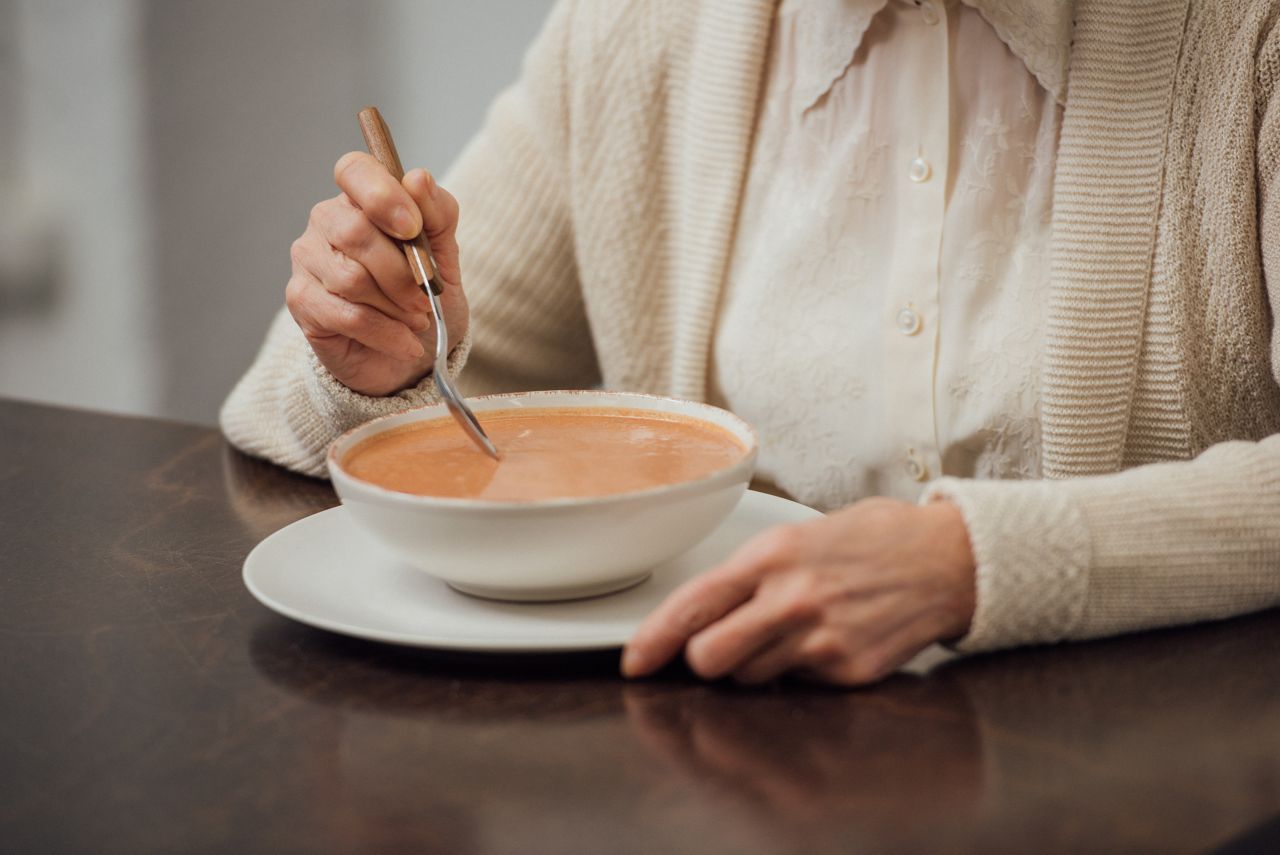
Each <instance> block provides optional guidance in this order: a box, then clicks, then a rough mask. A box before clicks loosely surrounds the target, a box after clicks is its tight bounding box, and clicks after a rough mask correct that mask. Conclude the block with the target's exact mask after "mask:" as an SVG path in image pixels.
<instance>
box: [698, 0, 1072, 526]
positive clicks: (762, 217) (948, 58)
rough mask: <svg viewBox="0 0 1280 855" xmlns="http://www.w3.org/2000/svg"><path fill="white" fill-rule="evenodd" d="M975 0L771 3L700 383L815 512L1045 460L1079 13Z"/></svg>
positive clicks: (1016, 473) (1013, 472)
mask: <svg viewBox="0 0 1280 855" xmlns="http://www.w3.org/2000/svg"><path fill="white" fill-rule="evenodd" d="M975 3H976V0H975ZM977 5H979V6H982V7H983V8H982V11H979V10H978V9H975V8H973V7H971V6H969V5H962V4H960V3H958V2H954V0H951V1H950V2H942V0H934V2H929V0H919V2H917V0H783V2H782V3H781V4H780V6H779V10H778V13H777V18H776V21H775V24H774V33H773V38H772V42H771V47H770V58H769V66H768V70H767V72H766V76H765V83H764V90H763V93H762V99H763V100H762V102H761V109H760V113H759V118H758V120H757V121H758V126H757V129H756V136H755V141H754V145H753V151H752V156H751V163H750V166H749V169H748V176H747V181H746V185H745V190H744V197H743V204H742V209H741V215H740V219H739V221H738V225H737V238H736V241H735V245H734V250H733V254H732V258H731V262H730V268H729V277H728V284H727V287H726V290H725V293H724V295H723V297H722V298H721V300H722V302H721V305H720V315H719V319H718V321H717V329H716V335H715V340H714V344H713V352H712V369H711V385H710V388H711V400H712V402H713V403H717V404H719V405H721V406H725V407H728V408H729V409H732V410H734V411H735V412H737V413H739V414H740V415H742V416H743V417H744V418H746V419H748V420H749V421H751V422H752V423H753V424H754V425H755V426H756V427H757V429H758V430H759V432H760V435H761V454H760V463H759V469H758V473H759V475H760V476H761V477H763V478H765V479H766V480H770V481H773V482H774V483H775V484H777V486H779V487H780V488H782V489H783V490H785V491H786V492H788V493H789V494H791V495H792V496H794V497H795V498H797V499H798V500H800V501H802V502H804V503H806V504H810V505H813V506H815V507H818V508H824V509H832V508H836V507H839V506H842V505H846V504H849V503H850V502H852V501H855V500H857V499H859V498H862V497H864V496H869V495H885V496H892V497H896V498H900V499H905V500H914V499H916V498H917V497H918V495H919V494H920V491H921V489H922V487H923V485H924V483H925V482H927V481H929V480H931V479H933V478H936V477H938V476H940V475H959V476H971V477H979V478H1028V477H1035V476H1037V475H1038V474H1039V471H1040V460H1039V457H1040V431H1039V418H1038V412H1037V405H1038V398H1039V373H1040V362H1041V351H1042V334H1043V320H1044V308H1045V304H1046V298H1047V289H1048V285H1049V216H1050V199H1051V191H1052V182H1053V168H1054V158H1055V152H1056V148H1057V137H1058V129H1059V125H1060V120H1061V107H1060V105H1059V99H1060V98H1061V94H1062V93H1061V88H1062V81H1064V80H1065V67H1064V65H1063V61H1064V60H1063V58H1064V57H1065V56H1066V45H1067V38H1068V36H1067V35H1065V34H1069V28H1070V20H1069V14H1070V13H1069V9H1068V10H1067V11H1065V13H1064V12H1062V10H1063V9H1066V7H1065V6H1062V5H1061V4H1057V5H1055V4H1052V3H1049V4H1046V3H1045V2H1042V0H1041V2H1031V3H1027V4H1025V5H1020V4H1009V6H1008V7H1007V8H1001V7H1000V4H994V3H992V4H981V3H978V4H977ZM1010 9H1013V10H1014V11H1010ZM1028 9H1030V10H1032V12H1033V14H1032V15H1031V16H1030V17H1028ZM1037 16H1039V17H1037ZM993 24H994V26H993ZM1015 51H1017V52H1016V53H1015ZM1042 81H1043V82H1042ZM1046 86H1047V87H1049V88H1048V89H1047V88H1046Z"/></svg>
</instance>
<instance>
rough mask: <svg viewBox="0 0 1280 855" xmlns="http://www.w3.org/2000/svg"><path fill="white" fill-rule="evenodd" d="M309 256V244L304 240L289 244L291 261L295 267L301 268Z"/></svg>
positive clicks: (299, 239)
mask: <svg viewBox="0 0 1280 855" xmlns="http://www.w3.org/2000/svg"><path fill="white" fill-rule="evenodd" d="M306 256H307V244H306V241H305V240H304V239H303V238H298V239H297V240H295V241H294V242H293V243H291V244H289V261H290V262H291V263H292V264H293V265H294V267H301V266H302V265H303V260H304V259H305V258H306Z"/></svg>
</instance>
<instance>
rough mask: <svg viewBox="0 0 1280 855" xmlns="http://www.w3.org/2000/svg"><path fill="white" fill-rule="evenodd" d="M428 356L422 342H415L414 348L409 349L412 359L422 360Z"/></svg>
mask: <svg viewBox="0 0 1280 855" xmlns="http://www.w3.org/2000/svg"><path fill="white" fill-rule="evenodd" d="M426 355H427V349H426V348H425V347H423V346H422V342H420V341H415V342H414V343H413V347H412V348H410V349H409V358H410V359H421V358H422V357H424V356H426Z"/></svg>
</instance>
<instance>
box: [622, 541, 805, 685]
mask: <svg viewBox="0 0 1280 855" xmlns="http://www.w3.org/2000/svg"><path fill="white" fill-rule="evenodd" d="M791 531H792V530H791V529H789V528H776V529H772V530H770V531H767V532H765V533H764V534H761V535H758V536H757V537H755V538H753V539H752V540H750V541H748V542H747V544H746V545H745V546H743V547H741V548H740V549H739V550H738V551H737V552H735V553H734V554H733V555H732V556H730V557H729V559H728V560H726V561H725V562H724V563H723V564H721V565H719V566H718V567H716V568H715V569H713V570H710V571H708V572H707V573H705V574H703V575H702V576H699V577H697V578H696V579H693V580H691V581H689V582H686V583H685V584H684V585H682V586H680V587H679V588H677V589H676V590H675V591H674V592H673V593H672V594H671V595H670V596H668V597H667V599H666V600H664V601H663V602H662V604H661V605H659V606H658V608H656V609H655V610H654V611H653V613H652V614H650V615H649V616H648V617H647V618H645V620H644V622H643V623H642V624H641V625H640V627H639V628H638V629H637V630H636V632H635V635H634V636H632V638H631V640H630V641H629V642H628V643H627V647H626V649H625V650H624V651H623V656H622V673H623V674H624V675H625V676H627V677H642V676H645V675H647V674H651V673H653V672H654V671H657V670H658V669H659V668H661V667H662V666H663V665H665V664H666V663H667V662H669V661H670V660H671V659H672V657H674V656H675V655H676V654H677V653H679V652H680V649H681V648H682V647H684V646H685V643H686V642H687V641H688V640H689V639H690V638H692V637H693V636H695V635H696V634H698V633H699V632H701V631H702V630H703V629H705V628H706V627H708V626H710V625H711V624H712V623H715V622H716V621H719V620H720V619H721V618H723V617H724V616H725V615H726V614H728V613H729V612H730V611H732V610H733V609H736V608H737V607H738V606H740V605H742V604H743V603H744V602H746V601H747V600H749V599H750V598H751V597H752V595H753V594H754V593H755V591H756V588H757V586H758V584H759V581H760V579H761V577H762V576H763V575H764V574H765V573H766V572H768V570H769V569H770V568H772V567H773V566H775V565H777V564H778V563H779V562H780V561H783V560H785V558H784V555H785V554H787V553H788V552H789V550H790V547H791V544H792V543H793V542H794V535H793V534H792V533H791ZM690 664H691V665H692V664H693V663H692V662H691V663H690Z"/></svg>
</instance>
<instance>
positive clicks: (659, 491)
mask: <svg viewBox="0 0 1280 855" xmlns="http://www.w3.org/2000/svg"><path fill="white" fill-rule="evenodd" d="M551 395H574V396H577V395H581V396H583V397H586V396H596V395H600V396H603V395H609V396H616V397H623V398H640V399H644V400H647V401H658V402H669V403H674V404H679V405H681V406H693V407H696V408H701V409H707V410H713V411H715V412H717V413H720V414H722V415H723V416H725V417H727V418H728V420H729V421H732V422H735V423H736V424H737V426H738V427H740V428H741V430H742V432H743V433H744V434H745V435H746V436H747V437H749V438H750V444H749V445H748V446H747V448H746V451H745V452H744V453H743V455H742V457H740V458H739V459H738V460H736V461H734V463H732V464H731V465H729V466H726V467H725V468H723V469H717V470H715V471H714V472H711V473H709V474H707V475H704V476H702V477H701V478H695V479H694V480H692V481H680V482H678V483H675V484H662V485H659V486H657V487H647V488H645V489H643V490H631V491H628V492H625V493H610V494H608V495H605V496H569V497H559V498H552V499H534V500H532V501H524V502H513V501H494V500H492V499H467V498H457V497H448V496H426V495H421V494H418V493H402V492H400V491H398V490H390V489H388V488H386V487H382V486H379V485H378V484H374V483H372V482H370V481H365V480H363V479H360V478H357V477H355V476H354V475H352V474H350V473H349V472H347V471H346V470H345V469H343V467H342V464H341V462H340V461H339V460H338V447H339V446H340V445H342V444H343V443H344V442H346V441H347V440H348V439H350V438H351V437H352V436H353V435H354V434H356V433H358V432H360V431H364V430H369V429H370V428H374V427H376V426H377V425H378V424H379V423H380V422H386V421H390V420H392V419H398V418H403V417H404V416H406V415H409V414H413V413H421V412H425V411H427V410H431V409H435V408H437V407H438V408H440V409H441V412H440V414H439V415H440V416H446V417H447V416H448V415H449V411H448V408H447V407H446V406H445V403H444V401H443V400H441V401H437V402H435V403H432V404H424V405H422V406H419V407H410V408H408V409H404V410H400V411H399V412H395V413H387V414H385V415H381V416H378V417H377V418H374V419H370V420H369V421H367V422H362V423H361V424H358V425H356V426H355V427H352V428H350V429H348V430H346V431H343V433H342V434H341V435H339V436H338V437H336V438H335V439H334V440H333V441H332V442H330V443H329V447H328V449H327V450H326V452H325V463H326V465H327V467H328V470H329V479H330V481H332V482H333V484H334V489H335V490H337V489H338V482H339V481H340V480H341V481H342V482H344V486H346V487H351V488H354V489H355V490H357V491H363V492H364V493H366V495H363V496H359V497H358V498H361V499H370V500H378V501H380V502H383V503H391V504H398V505H408V506H411V507H421V508H434V509H438V510H480V509H483V510H486V511H503V510H505V511H516V510H520V511H538V510H563V509H566V508H573V507H577V506H583V507H597V506H607V505H612V504H616V503H619V502H627V501H634V500H640V499H644V498H648V497H652V496H659V495H668V496H673V497H675V496H680V495H683V494H685V493H690V492H694V491H697V490H700V489H703V488H707V487H715V486H718V485H717V483H716V482H718V481H726V482H727V483H733V482H735V481H736V480H737V478H736V477H733V476H735V473H736V472H737V471H738V470H739V469H746V470H747V474H746V477H745V478H744V479H742V480H743V481H745V482H749V481H750V480H751V473H752V472H753V471H754V469H755V461H756V457H757V456H758V455H759V451H760V437H759V435H758V434H757V433H756V430H755V428H753V427H752V426H751V424H750V423H749V422H748V421H747V420H746V419H744V418H742V417H741V416H739V415H738V414H737V413H734V412H732V411H730V410H726V409H724V408H723V407H717V406H715V405H714V404H708V403H706V402H704V401H693V400H689V399H687V398H676V397H674V396H671V395H654V394H650V393H648V392H622V391H616V390H609V389H540V390H535V391H528V392H495V393H492V394H488V395H475V396H470V397H468V398H467V400H468V401H493V400H497V399H503V400H511V399H514V398H531V397H543V396H551ZM564 408H566V409H570V408H571V407H567V406H566V407H564ZM546 409H556V407H555V406H554V405H549V406H548V407H546ZM655 412H661V411H659V410H655ZM676 415H680V414H676ZM435 417H436V416H433V418H435ZM688 418H697V417H696V416H688ZM410 421H413V420H412V419H411V420H410ZM424 421H425V419H424ZM704 421H707V420H706V419H704ZM712 424H714V423H712ZM716 427H721V426H720V425H716ZM722 429H723V428H722ZM380 432H381V431H378V430H374V431H373V432H372V433H370V435H369V437H367V438H372V437H373V436H375V435H376V434H378V433H380ZM734 438H735V439H740V437H736V436H735V437H734ZM339 498H340V499H342V501H343V502H344V503H345V502H346V497H344V496H342V495H341V493H339Z"/></svg>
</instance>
